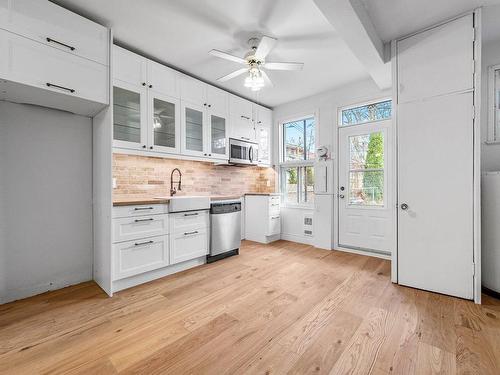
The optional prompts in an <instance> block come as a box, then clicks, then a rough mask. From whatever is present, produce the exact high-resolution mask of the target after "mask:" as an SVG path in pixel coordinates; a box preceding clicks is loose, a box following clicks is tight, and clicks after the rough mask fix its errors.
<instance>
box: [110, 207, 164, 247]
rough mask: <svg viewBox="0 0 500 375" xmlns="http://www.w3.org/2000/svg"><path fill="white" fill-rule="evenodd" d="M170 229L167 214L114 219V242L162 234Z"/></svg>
mask: <svg viewBox="0 0 500 375" xmlns="http://www.w3.org/2000/svg"><path fill="white" fill-rule="evenodd" d="M168 231H169V228H168V215H167V214H163V215H150V216H138V217H124V218H116V219H113V242H122V241H130V240H135V239H140V238H146V237H155V236H161V235H165V234H168Z"/></svg>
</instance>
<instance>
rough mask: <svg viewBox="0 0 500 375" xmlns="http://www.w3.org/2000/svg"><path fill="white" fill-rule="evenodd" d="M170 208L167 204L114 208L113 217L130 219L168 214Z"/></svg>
mask: <svg viewBox="0 0 500 375" xmlns="http://www.w3.org/2000/svg"><path fill="white" fill-rule="evenodd" d="M167 212H168V206H167V205H166V204H144V205H140V206H115V207H113V217H114V218H115V217H129V216H134V217H135V216H144V215H158V214H166V213H167Z"/></svg>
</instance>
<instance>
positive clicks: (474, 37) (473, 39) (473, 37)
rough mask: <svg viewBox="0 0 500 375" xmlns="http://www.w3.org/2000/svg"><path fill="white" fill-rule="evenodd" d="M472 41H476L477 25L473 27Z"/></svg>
mask: <svg viewBox="0 0 500 375" xmlns="http://www.w3.org/2000/svg"><path fill="white" fill-rule="evenodd" d="M472 41H473V42H475V41H476V28H475V27H473V28H472Z"/></svg>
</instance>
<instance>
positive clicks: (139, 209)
mask: <svg viewBox="0 0 500 375" xmlns="http://www.w3.org/2000/svg"><path fill="white" fill-rule="evenodd" d="M152 209H153V207H135V208H134V210H135V211H141V210H152Z"/></svg>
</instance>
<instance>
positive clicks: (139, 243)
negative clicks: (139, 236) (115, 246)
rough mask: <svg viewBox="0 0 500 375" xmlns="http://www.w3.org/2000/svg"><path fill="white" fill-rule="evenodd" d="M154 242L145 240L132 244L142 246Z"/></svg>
mask: <svg viewBox="0 0 500 375" xmlns="http://www.w3.org/2000/svg"><path fill="white" fill-rule="evenodd" d="M152 243H154V241H146V242H136V243H135V244H134V245H135V246H142V245H149V244H152Z"/></svg>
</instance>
